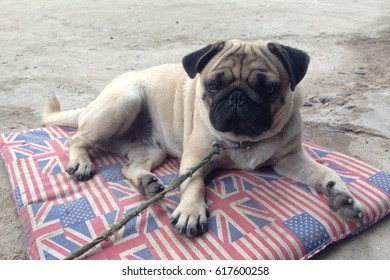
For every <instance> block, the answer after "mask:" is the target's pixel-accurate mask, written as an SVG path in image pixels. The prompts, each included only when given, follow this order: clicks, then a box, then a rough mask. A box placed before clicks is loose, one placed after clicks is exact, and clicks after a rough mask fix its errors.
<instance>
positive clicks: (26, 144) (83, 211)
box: [0, 127, 390, 260]
mask: <svg viewBox="0 0 390 280" xmlns="http://www.w3.org/2000/svg"><path fill="white" fill-rule="evenodd" d="M74 133H75V130H74V129H69V128H60V127H53V128H41V129H32V130H27V131H21V132H16V133H3V134H0V151H1V156H2V158H3V160H4V163H5V165H6V169H7V172H8V175H9V179H10V185H11V188H12V191H13V194H14V199H15V203H16V207H17V209H18V213H19V217H20V220H21V222H22V225H23V228H24V230H25V234H26V239H27V244H28V250H29V254H30V258H31V259H47V260H49V259H63V258H65V257H66V256H67V255H69V254H70V253H71V252H72V251H74V250H76V249H78V248H79V247H80V246H82V245H84V244H87V243H89V242H90V241H91V240H93V239H94V238H96V237H98V236H100V235H101V234H102V233H103V232H104V231H105V230H106V229H108V228H109V226H110V225H111V224H114V223H117V222H118V221H119V220H120V219H121V217H122V216H123V214H124V213H128V212H131V211H133V210H134V209H135V208H136V207H137V206H139V205H140V204H141V203H142V202H143V201H145V197H144V196H142V195H141V194H140V193H139V192H138V191H137V190H136V188H135V187H134V186H132V185H131V183H130V182H129V181H128V180H126V179H125V178H124V177H123V176H122V174H121V168H122V166H123V164H125V163H126V161H125V159H124V158H121V157H119V156H116V155H113V154H109V153H104V152H101V151H99V150H92V151H91V155H92V159H93V162H94V164H95V166H96V174H95V175H94V176H93V178H92V179H91V180H88V181H85V182H78V181H75V180H73V179H72V178H71V177H69V176H68V175H67V174H66V172H65V166H66V164H67V148H66V142H67V139H68V138H69V137H70V136H71V135H73V134H74ZM303 145H304V148H305V150H306V152H307V153H308V154H309V155H310V156H311V157H312V158H313V159H314V160H316V161H317V162H319V163H320V164H323V165H325V166H327V167H329V168H331V169H333V170H335V171H336V172H337V173H338V174H339V175H340V176H341V178H342V179H343V180H344V181H345V182H346V183H347V184H348V185H349V187H350V189H351V191H352V193H353V194H354V196H355V197H356V198H357V199H358V200H359V201H360V202H361V203H362V204H363V206H364V209H365V214H366V215H365V218H364V220H363V221H362V222H360V223H358V224H355V223H351V222H346V221H344V220H343V219H342V218H341V217H339V216H338V215H337V214H336V213H334V212H332V211H331V210H330V209H329V208H328V206H327V199H326V197H324V196H323V195H322V194H319V193H317V192H316V191H315V190H314V189H312V188H310V187H309V186H307V185H305V184H302V183H300V182H295V181H293V180H291V179H289V178H284V177H281V176H279V175H277V174H275V173H273V172H272V171H270V170H268V169H262V170H259V171H256V172H248V171H242V170H220V171H217V172H215V173H214V174H213V175H212V177H211V179H210V180H208V181H207V186H206V197H207V204H208V207H209V210H210V218H209V219H208V227H209V230H208V232H207V233H205V234H204V235H202V236H200V237H197V238H185V237H183V236H181V235H180V234H178V233H177V232H175V230H174V229H173V228H172V226H171V225H170V217H171V214H172V212H173V211H174V209H175V208H176V207H177V205H178V204H179V202H180V194H179V192H178V191H177V190H176V191H172V192H170V193H168V194H167V195H166V197H165V198H164V199H163V200H161V201H160V202H158V203H156V204H154V205H152V206H151V207H149V208H148V209H147V210H145V211H144V212H143V213H141V214H140V215H139V216H137V217H136V218H135V219H133V220H131V221H130V222H128V223H127V224H126V225H125V226H124V227H123V228H122V229H121V230H120V231H118V232H117V233H115V234H114V235H113V236H112V237H110V238H109V239H108V240H106V241H104V242H102V243H100V244H99V245H98V246H96V247H95V248H94V249H93V250H91V251H90V252H89V253H88V254H87V256H86V258H87V259H134V260H137V259H138V260H139V259H148V260H149V259H308V258H310V257H312V256H313V255H315V254H316V253H317V252H319V251H321V250H323V249H324V248H326V247H327V246H328V245H329V244H332V243H334V242H337V241H338V240H341V239H343V238H346V237H347V236H354V235H356V234H360V233H362V232H363V231H364V230H365V229H367V228H368V227H370V226H371V225H373V224H374V223H376V222H377V221H379V220H380V219H381V218H383V217H384V216H386V215H387V214H388V213H389V211H390V199H389V198H390V174H389V173H386V172H384V171H381V170H379V169H377V168H375V167H372V166H370V165H368V164H366V163H364V162H361V161H359V160H356V159H354V158H352V157H349V156H346V155H344V154H342V153H339V152H336V151H332V150H329V149H326V148H324V147H321V146H318V145H315V144H313V143H309V142H304V143H303ZM179 165H180V161H179V160H178V159H172V158H170V159H167V160H165V162H164V163H163V164H161V165H160V166H159V167H158V168H156V169H155V170H154V172H155V174H156V175H157V176H159V177H160V178H161V180H162V181H163V182H164V184H166V185H168V184H169V183H170V182H172V181H173V180H174V179H175V178H176V177H177V176H178V170H179Z"/></svg>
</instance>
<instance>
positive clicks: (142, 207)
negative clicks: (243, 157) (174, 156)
mask: <svg viewBox="0 0 390 280" xmlns="http://www.w3.org/2000/svg"><path fill="white" fill-rule="evenodd" d="M219 153H220V148H219V147H218V146H213V148H212V149H211V150H210V152H209V153H208V155H207V156H206V157H205V158H204V159H203V160H202V161H201V162H200V163H199V164H197V165H196V166H194V167H192V168H189V169H187V171H186V173H184V174H182V175H180V176H179V177H177V178H176V179H175V180H174V181H173V182H172V183H171V184H169V185H168V186H167V187H166V188H165V189H164V190H163V191H162V192H160V193H159V194H157V195H155V196H153V197H152V198H150V199H148V200H147V201H145V202H143V203H141V204H140V205H139V206H138V208H137V209H135V210H134V211H133V212H131V213H125V214H123V217H122V219H121V220H120V221H119V222H118V223H116V224H114V225H111V226H110V229H108V230H106V231H105V232H103V234H102V235H100V236H99V237H97V238H95V239H94V240H92V241H91V242H90V243H88V244H85V245H84V246H81V247H80V248H79V249H78V250H76V251H74V252H72V253H71V254H70V255H68V256H67V257H66V258H65V260H73V259H75V258H78V257H80V256H82V255H83V254H85V253H86V252H88V251H89V250H90V249H92V248H93V247H95V246H96V245H98V244H99V243H100V242H102V241H104V240H107V239H108V238H109V237H110V236H112V235H113V234H114V233H115V232H117V231H118V230H120V229H121V228H122V227H123V226H124V225H125V224H126V223H127V222H128V221H130V220H131V219H133V218H134V217H136V216H138V215H139V214H140V213H141V212H142V211H144V210H145V209H146V208H148V207H149V206H150V205H152V204H154V203H156V202H157V201H159V200H161V199H163V198H164V196H165V194H166V193H168V192H169V191H171V190H173V189H176V188H177V187H179V186H180V185H181V184H182V183H183V182H184V181H185V180H186V179H187V178H188V177H191V176H192V175H193V174H194V173H195V172H196V171H197V170H198V169H199V168H201V167H202V166H203V165H205V164H206V163H208V162H209V161H210V160H211V158H212V157H213V156H214V155H217V154H219Z"/></svg>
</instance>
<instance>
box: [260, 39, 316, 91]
mask: <svg viewBox="0 0 390 280" xmlns="http://www.w3.org/2000/svg"><path fill="white" fill-rule="evenodd" d="M267 47H268V49H269V50H270V51H271V52H272V53H273V54H274V55H275V56H276V57H277V58H278V59H279V60H280V62H281V63H282V64H283V66H284V68H285V69H286V71H287V73H288V75H289V77H290V88H291V90H292V91H294V89H295V86H296V85H297V84H298V83H299V82H300V81H301V80H302V79H303V77H304V76H305V75H306V71H307V68H308V66H309V62H310V57H309V55H308V54H307V53H305V52H304V51H301V50H298V49H294V48H291V47H288V46H284V45H281V44H278V43H268V45H267Z"/></svg>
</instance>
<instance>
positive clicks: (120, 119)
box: [43, 40, 363, 236]
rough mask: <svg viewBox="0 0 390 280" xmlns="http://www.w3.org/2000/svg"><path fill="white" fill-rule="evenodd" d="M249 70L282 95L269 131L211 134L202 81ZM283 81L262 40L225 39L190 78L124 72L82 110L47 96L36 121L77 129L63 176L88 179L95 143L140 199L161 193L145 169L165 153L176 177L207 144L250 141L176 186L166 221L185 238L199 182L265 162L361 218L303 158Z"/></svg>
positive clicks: (201, 219)
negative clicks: (175, 201)
mask: <svg viewBox="0 0 390 280" xmlns="http://www.w3.org/2000/svg"><path fill="white" fill-rule="evenodd" d="M238 51H240V52H242V53H244V54H245V55H244V56H242V59H241V61H234V60H235V59H237V56H236V57H234V56H231V58H230V59H226V58H227V57H229V53H234V52H238ZM238 57H240V56H238ZM260 58H261V59H260ZM251 67H252V68H261V69H262V70H264V71H267V73H268V74H269V75H271V77H272V75H273V76H274V77H275V79H280V81H281V91H282V95H281V96H280V97H279V98H278V99H277V100H276V101H274V103H273V104H272V114H273V116H274V121H273V124H272V127H271V128H270V129H269V130H267V131H265V132H263V133H261V134H260V135H255V136H253V135H251V136H246V135H236V134H234V133H230V132H220V131H218V130H216V129H214V127H213V126H212V124H211V123H210V120H209V110H210V103H211V100H210V99H209V98H208V97H207V96H206V95H205V88H204V84H205V79H207V77H208V76H209V75H211V74H212V73H213V71H217V70H218V69H225V68H228V69H230V71H231V73H232V75H233V76H234V80H236V81H240V79H241V78H242V77H247V76H249V75H250V72H251V71H252V70H251ZM291 79H292V77H291V76H290V73H289V72H288V71H287V69H286V67H285V66H284V65H283V63H281V62H280V61H279V60H278V58H277V57H276V56H275V55H274V54H273V53H272V52H271V51H270V50H269V48H268V47H267V43H264V42H243V41H239V40H232V41H228V42H225V43H224V44H223V48H222V47H221V50H218V52H217V53H216V54H215V55H214V56H213V57H212V59H210V61H209V62H208V63H207V65H206V66H205V67H204V68H203V69H202V71H201V72H200V73H199V74H198V75H196V77H195V78H194V79H190V78H189V77H188V75H187V73H186V71H185V70H184V69H183V66H182V65H180V64H170V65H161V66H157V67H153V68H149V69H146V70H143V71H139V72H129V73H126V74H123V75H121V76H119V77H117V78H116V79H114V80H113V81H112V82H111V83H110V84H109V85H108V86H107V87H106V88H105V89H104V90H103V91H102V92H101V93H100V95H99V96H98V97H97V98H96V99H95V100H93V101H92V102H91V103H90V104H89V105H88V106H87V107H85V108H82V109H76V110H72V111H65V112H61V111H60V107H59V103H58V101H57V99H56V98H53V99H52V100H50V101H49V103H48V104H47V107H46V110H45V112H44V116H43V122H44V123H45V124H46V125H66V126H71V127H77V128H78V131H77V133H76V134H75V135H74V136H73V137H72V139H70V141H69V164H68V167H67V171H68V172H69V173H70V174H73V175H74V176H75V177H76V178H78V179H80V180H85V179H88V178H89V177H90V174H91V173H92V172H93V169H94V166H93V164H92V162H91V160H90V157H89V155H88V150H89V149H90V148H92V147H94V146H96V145H97V146H99V147H100V148H102V149H104V150H108V151H113V152H116V153H118V154H120V155H122V156H125V157H127V158H128V159H129V162H128V163H127V164H126V165H125V166H124V167H123V169H122V173H123V175H124V176H125V177H126V178H127V179H129V180H130V181H131V182H132V183H133V184H134V185H136V186H138V188H139V190H140V191H141V192H142V193H144V194H146V195H148V196H151V195H154V194H155V193H157V192H158V191H160V190H161V187H162V186H161V182H160V181H159V179H157V178H156V177H155V176H154V175H153V174H152V173H151V170H152V169H153V168H154V167H156V166H158V165H159V164H160V163H161V162H162V161H163V160H164V159H165V158H166V156H168V155H169V156H173V157H178V158H181V165H180V172H181V173H183V172H185V170H186V169H187V168H190V167H192V166H194V165H196V164H197V163H198V162H199V161H200V160H201V159H202V158H203V156H204V155H205V154H206V153H207V152H208V150H209V149H210V147H211V146H212V143H213V141H215V140H222V141H225V142H226V143H231V142H241V141H251V142H254V143H255V144H254V145H253V146H252V147H251V148H250V149H248V150H241V149H235V150H223V151H222V153H221V155H220V156H218V157H217V158H215V159H214V160H213V161H212V162H210V164H208V165H207V166H206V167H204V168H202V169H201V170H199V171H198V172H197V173H195V174H194V176H192V177H191V178H190V179H189V180H187V181H186V182H185V183H183V184H182V186H181V201H180V204H179V206H178V207H177V209H176V210H175V211H174V213H173V215H172V221H173V224H174V226H175V228H176V229H177V230H178V231H179V232H181V233H183V234H186V235H187V236H194V235H197V234H200V233H203V232H204V231H206V229H207V215H208V211H207V205H206V202H205V189H204V179H205V177H206V176H207V174H209V173H210V172H211V171H212V170H214V169H216V168H239V169H245V170H254V169H256V168H258V167H260V166H264V165H270V166H272V167H273V168H274V170H275V171H276V172H277V173H279V174H281V175H284V176H287V177H290V178H292V179H294V180H297V181H300V182H303V183H306V184H308V185H310V186H312V187H314V188H316V190H317V191H319V192H321V193H324V194H325V195H327V196H328V197H329V206H330V207H331V208H332V209H334V210H335V211H337V212H338V213H340V214H341V215H342V216H343V217H345V218H347V219H361V218H362V217H363V210H362V208H361V206H360V205H359V203H358V201H356V200H355V199H354V198H353V195H352V194H351V192H350V191H349V190H348V187H347V186H346V184H345V183H344V182H343V181H342V180H341V179H340V177H339V176H337V174H336V173H335V172H334V171H332V170H330V169H328V168H326V167H324V166H322V165H320V164H318V163H316V162H315V161H313V160H312V159H311V158H309V157H308V156H307V155H306V154H305V153H304V151H303V149H302V145H301V131H302V129H301V125H302V124H301V117H300V111H299V110H300V107H301V105H302V92H301V90H300V89H299V88H296V89H295V90H294V91H292V90H291V89H290V86H291V83H292V80H291ZM294 87H295V85H294ZM255 98H256V97H255V96H254V97H253V99H255ZM145 112H146V114H145ZM143 114H145V116H144V115H143ZM140 116H143V117H140ZM143 120H144V121H145V123H147V124H149V125H151V127H150V130H148V131H147V132H144V131H142V130H141V129H140V128H139V127H134V123H135V122H142V121H143ZM138 135H140V136H139V137H138ZM143 135H145V137H143Z"/></svg>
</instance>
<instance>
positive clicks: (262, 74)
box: [183, 40, 309, 141]
mask: <svg viewBox="0 0 390 280" xmlns="http://www.w3.org/2000/svg"><path fill="white" fill-rule="evenodd" d="M308 63H309V57H308V55H307V54H306V53H304V52H302V51H300V50H297V49H293V48H289V47H286V46H283V45H279V44H276V43H264V42H243V41H238V40H234V41H228V42H217V43H215V44H213V45H209V46H207V47H205V48H203V49H201V50H199V51H197V52H194V53H192V54H189V55H188V56H186V57H184V58H183V66H184V69H185V70H186V71H187V73H188V75H189V76H190V77H191V78H194V77H195V76H196V74H197V73H200V86H201V89H202V90H201V91H202V92H201V94H200V98H201V99H202V103H203V107H204V108H205V111H206V112H207V114H208V119H209V123H210V125H211V127H212V129H213V130H214V131H215V132H216V133H217V134H221V135H222V136H223V137H225V138H227V139H230V140H233V141H244V140H251V141H256V140H259V139H261V138H263V136H264V135H265V134H267V133H266V132H269V131H276V132H278V129H279V130H280V129H281V128H282V127H283V125H284V124H285V122H286V121H287V120H286V118H283V116H285V115H288V114H289V113H290V111H291V110H290V109H291V100H292V96H291V95H292V94H293V93H292V91H293V90H294V89H295V86H296V85H297V84H298V83H299V82H300V81H301V80H302V78H303V76H304V75H305V73H306V70H307V66H308Z"/></svg>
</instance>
